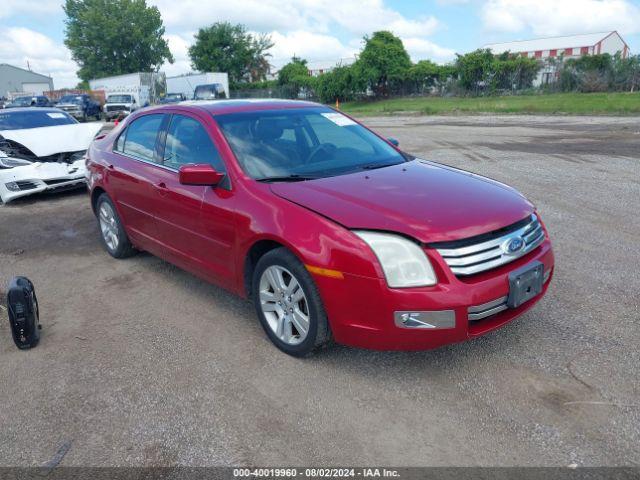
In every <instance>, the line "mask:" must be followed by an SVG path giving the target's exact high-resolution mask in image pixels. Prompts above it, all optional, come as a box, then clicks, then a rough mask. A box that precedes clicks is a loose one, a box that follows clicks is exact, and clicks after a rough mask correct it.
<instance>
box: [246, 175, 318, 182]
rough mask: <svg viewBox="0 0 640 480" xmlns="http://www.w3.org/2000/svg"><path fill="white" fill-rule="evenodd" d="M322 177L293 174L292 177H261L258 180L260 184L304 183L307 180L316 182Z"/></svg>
mask: <svg viewBox="0 0 640 480" xmlns="http://www.w3.org/2000/svg"><path fill="white" fill-rule="evenodd" d="M318 178H322V177H314V176H313V175H298V174H297V173H292V174H291V175H282V176H273V177H261V178H256V180H257V181H258V182H303V181H305V180H316V179H318Z"/></svg>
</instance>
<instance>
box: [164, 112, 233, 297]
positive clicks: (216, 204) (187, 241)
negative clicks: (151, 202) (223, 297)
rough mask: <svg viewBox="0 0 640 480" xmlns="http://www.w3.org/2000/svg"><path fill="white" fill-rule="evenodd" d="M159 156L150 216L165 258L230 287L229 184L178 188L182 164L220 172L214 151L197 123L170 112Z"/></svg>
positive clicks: (230, 205)
mask: <svg viewBox="0 0 640 480" xmlns="http://www.w3.org/2000/svg"><path fill="white" fill-rule="evenodd" d="M162 154H163V166H164V167H165V168H164V170H163V171H162V173H161V175H160V178H159V181H158V183H157V184H156V185H155V189H156V201H155V216H156V219H157V225H158V230H159V235H160V239H161V241H162V243H163V245H164V247H165V248H166V250H167V254H166V255H167V258H168V259H169V261H171V262H173V263H176V264H178V265H180V266H182V267H184V268H186V269H188V270H191V271H193V272H194V273H197V274H199V275H200V276H203V277H205V278H207V279H209V280H212V281H214V282H216V283H218V284H221V285H223V286H231V285H232V284H233V278H234V262H233V258H234V257H233V245H234V239H235V224H234V210H233V203H234V195H233V192H232V190H231V188H230V182H229V179H228V178H225V180H224V181H223V182H222V183H221V184H220V185H219V186H217V187H215V188H214V187H210V186H195V185H182V184H181V183H180V182H179V180H178V170H179V168H180V167H181V166H182V165H185V164H204V163H208V164H210V165H212V166H213V167H214V168H215V169H216V170H217V171H219V172H223V173H224V172H226V169H225V166H224V163H223V161H222V159H221V158H220V154H219V153H218V149H217V148H216V146H215V144H214V142H213V141H212V139H211V137H210V136H209V133H208V132H207V129H206V128H205V126H204V125H203V123H202V122H201V120H200V119H199V118H197V117H195V116H191V115H189V114H186V113H184V114H182V113H180V114H177V113H176V114H174V115H172V117H171V120H170V122H169V125H168V128H167V133H166V140H165V142H164V149H163V150H162ZM203 202H206V205H203Z"/></svg>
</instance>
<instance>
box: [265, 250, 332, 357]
mask: <svg viewBox="0 0 640 480" xmlns="http://www.w3.org/2000/svg"><path fill="white" fill-rule="evenodd" d="M252 292H253V301H254V305H255V308H256V312H257V314H258V318H259V319H260V323H261V324H262V327H263V328H264V330H265V332H266V333H267V336H268V337H269V339H270V340H271V341H272V342H273V343H274V344H275V346H276V347H278V348H279V349H280V350H282V351H283V352H285V353H288V354H289V355H293V356H296V357H302V356H305V355H307V354H309V353H311V352H312V351H314V350H316V349H318V348H320V347H321V346H323V345H324V344H326V343H328V342H329V340H330V337H331V333H330V330H329V322H328V321H327V314H326V313H325V310H324V306H323V305H322V299H321V298H320V293H319V292H318V288H317V287H316V284H315V282H314V281H313V278H312V277H311V275H310V274H309V272H308V271H307V269H306V268H305V267H304V265H303V264H302V262H300V260H298V259H297V258H296V256H295V255H293V254H292V253H291V252H290V251H289V250H287V249H285V248H276V249H274V250H271V251H270V252H268V253H266V254H265V255H264V256H262V257H261V258H260V260H259V261H258V264H257V265H256V268H255V271H254V274H253V282H252Z"/></svg>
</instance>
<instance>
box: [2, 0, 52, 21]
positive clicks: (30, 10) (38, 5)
mask: <svg viewBox="0 0 640 480" xmlns="http://www.w3.org/2000/svg"><path fill="white" fill-rule="evenodd" d="M61 12H62V5H61V2H60V1H59V0H3V1H2V7H1V8H0V18H9V17H12V16H14V15H34V16H39V17H44V16H49V15H51V14H56V13H61Z"/></svg>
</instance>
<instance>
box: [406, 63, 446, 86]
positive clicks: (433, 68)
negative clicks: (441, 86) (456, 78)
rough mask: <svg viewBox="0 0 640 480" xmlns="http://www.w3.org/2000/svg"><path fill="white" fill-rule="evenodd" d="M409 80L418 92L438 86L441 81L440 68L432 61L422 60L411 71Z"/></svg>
mask: <svg viewBox="0 0 640 480" xmlns="http://www.w3.org/2000/svg"><path fill="white" fill-rule="evenodd" d="M409 79H410V80H411V82H412V83H413V84H414V86H415V88H416V90H417V91H420V92H422V91H423V90H424V89H425V88H431V87H433V86H435V85H436V83H437V82H438V81H439V79H440V66H439V65H436V64H435V63H433V62H432V61H431V60H420V61H419V62H418V63H416V64H415V65H412V66H411V68H410V69H409Z"/></svg>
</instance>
